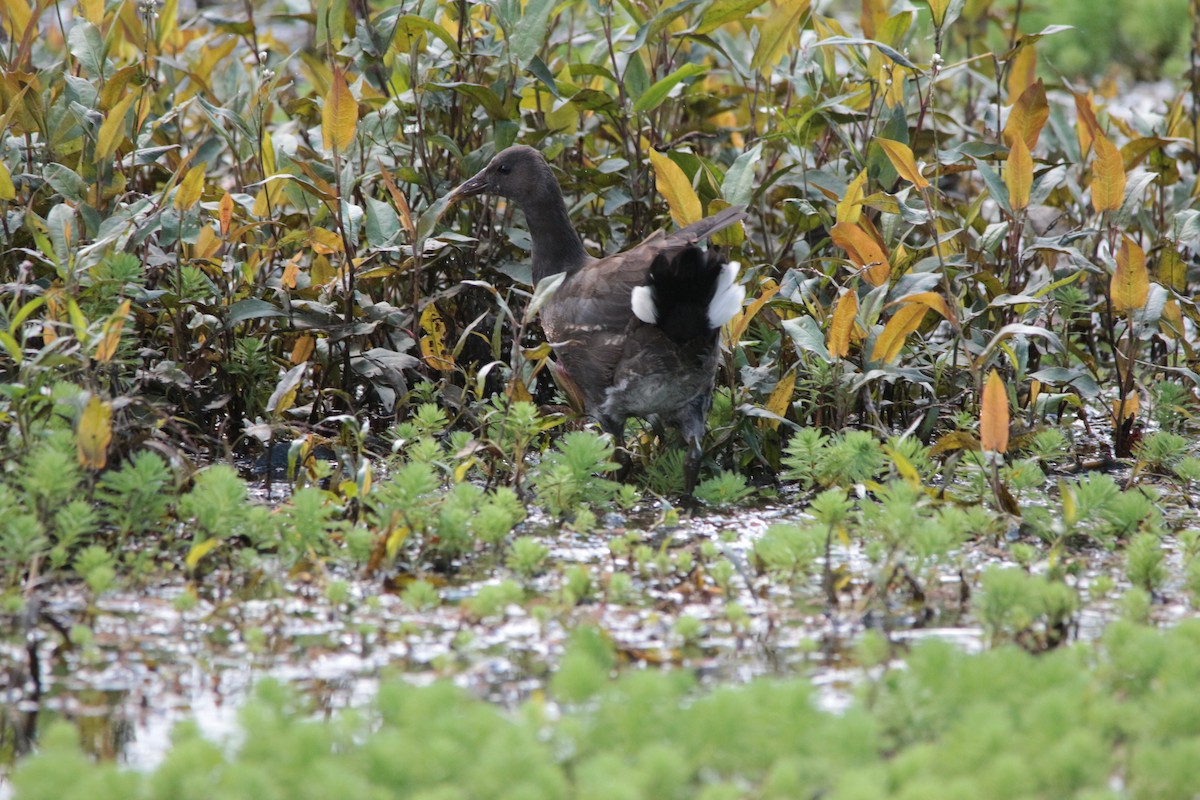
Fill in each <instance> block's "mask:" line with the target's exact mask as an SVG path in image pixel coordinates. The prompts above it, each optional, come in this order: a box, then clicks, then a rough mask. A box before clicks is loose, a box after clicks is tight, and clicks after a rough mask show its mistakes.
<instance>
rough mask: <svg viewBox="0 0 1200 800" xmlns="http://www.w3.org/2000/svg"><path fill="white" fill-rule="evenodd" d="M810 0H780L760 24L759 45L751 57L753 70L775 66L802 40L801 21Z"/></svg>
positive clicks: (806, 11)
mask: <svg viewBox="0 0 1200 800" xmlns="http://www.w3.org/2000/svg"><path fill="white" fill-rule="evenodd" d="M808 6H809V0H780V2H778V3H776V4H775V8H774V9H773V10H772V11H771V13H770V15H769V16H768V17H767V19H766V20H765V22H763V24H762V25H760V26H759V29H758V33H759V38H758V47H756V48H754V55H753V56H752V57H751V59H750V69H751V71H758V70H760V69H762V68H763V67H770V66H773V65H774V64H775V63H776V62H777V61H779V59H780V58H782V57H783V54H784V53H785V52H788V51H789V50H792V49H794V48H795V46H796V44H797V43H798V42H799V41H800V30H801V28H802V27H803V25H801V22H802V21H803V19H804V15H805V14H807V13H808Z"/></svg>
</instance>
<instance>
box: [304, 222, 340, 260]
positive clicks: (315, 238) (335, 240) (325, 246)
mask: <svg viewBox="0 0 1200 800" xmlns="http://www.w3.org/2000/svg"><path fill="white" fill-rule="evenodd" d="M308 243H309V245H311V246H312V249H313V252H315V253H320V254H321V255H326V256H327V255H329V254H330V253H340V252H342V250H343V249H344V247H343V245H342V237H341V236H338V235H337V234H336V233H334V232H333V231H331V230H329V229H328V228H309V229H308Z"/></svg>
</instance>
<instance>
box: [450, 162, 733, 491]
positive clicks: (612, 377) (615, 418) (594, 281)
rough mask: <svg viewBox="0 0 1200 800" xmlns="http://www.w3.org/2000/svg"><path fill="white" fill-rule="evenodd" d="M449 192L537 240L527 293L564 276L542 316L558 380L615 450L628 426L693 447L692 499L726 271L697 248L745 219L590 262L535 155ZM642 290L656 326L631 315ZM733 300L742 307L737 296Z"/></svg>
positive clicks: (667, 236) (716, 221) (727, 219)
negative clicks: (657, 431)
mask: <svg viewBox="0 0 1200 800" xmlns="http://www.w3.org/2000/svg"><path fill="white" fill-rule="evenodd" d="M454 193H455V194H456V195H471V194H482V193H492V194H500V195H503V196H505V197H508V198H509V199H511V200H513V201H514V202H516V203H517V204H518V205H519V206H520V207H521V209H522V211H524V214H525V218H526V221H527V222H528V225H529V232H530V236H531V239H532V242H533V270H532V271H533V279H534V283H535V284H536V283H538V282H539V281H541V280H543V279H545V278H547V277H549V276H551V275H555V274H558V273H560V272H561V273H566V274H565V276H564V278H563V280H562V283H561V284H560V285H559V286H558V288H557V289H556V290H555V292H554V294H553V296H552V297H551V298H550V300H549V301H548V302H547V303H546V305H545V306H543V308H542V311H541V320H542V327H543V329H544V330H545V333H546V338H547V340H548V341H549V342H550V344H551V346H552V347H553V348H554V352H555V355H556V356H557V358H558V361H559V369H558V370H557V372H556V375H557V377H558V379H559V380H560V382H565V383H567V384H568V386H567V387H566V389H567V391H568V393H569V394H572V393H573V394H576V396H578V397H581V398H582V400H583V403H584V406H585V409H586V411H587V412H588V413H589V414H591V415H592V416H593V417H595V418H596V419H597V420H598V421H599V422H600V424H601V426H602V427H603V428H604V429H605V430H606V431H608V432H609V433H611V434H612V435H613V436H614V438H615V439H616V441H617V444H618V445H620V444H621V443H622V441H623V436H624V429H625V422H626V420H627V419H628V418H629V417H643V418H650V419H652V420H654V421H658V420H661V421H663V422H667V423H671V424H673V425H675V426H676V427H678V428H679V430H680V432H681V433H682V434H683V436H684V438H685V439H686V440H687V442H688V445H689V451H688V459H687V463H686V466H685V473H686V475H685V480H686V483H687V486H686V489H687V492H688V493H689V494H690V493H691V490H692V488H693V487H694V484H695V481H696V473H697V472H698V469H699V459H700V456H701V452H700V439H701V437H702V436H703V433H704V427H705V419H706V417H707V415H708V410H709V408H710V406H711V403H712V392H713V383H714V378H715V374H716V368H717V363H718V359H719V357H720V342H719V333H720V326H719V324H717V325H712V324H710V323H709V320H708V318H707V315H708V307H709V306H710V305H711V303H712V301H713V297H714V293H715V292H716V291H718V289H719V284H720V275H721V273H722V270H723V269H725V268H726V266H727V265H726V263H725V260H724V259H723V258H721V257H720V256H719V254H717V253H716V252H714V251H709V252H707V253H706V252H705V251H703V250H701V249H700V248H698V247H696V245H697V244H698V243H700V242H703V241H704V240H705V239H707V238H708V237H709V236H711V235H713V234H714V233H716V232H718V231H720V230H722V229H724V228H726V227H728V226H730V225H732V224H734V223H736V222H738V221H739V220H741V219H743V218H744V217H745V213H744V212H743V211H742V209H740V208H728V209H725V210H723V211H721V212H719V213H717V214H714V215H713V216H710V217H707V218H705V219H702V220H700V221H698V222H695V223H693V224H691V225H688V226H687V227H685V228H682V229H680V230H678V231H675V232H672V233H665V232H663V231H659V232H656V233H654V234H653V235H651V236H650V237H648V238H647V239H645V240H644V241H643V242H641V243H640V244H638V245H636V246H635V247H633V248H631V249H629V250H626V251H624V252H622V253H617V254H615V255H611V256H606V257H604V258H599V259H597V258H593V257H592V256H590V255H588V254H587V251H586V250H584V247H583V242H582V241H581V240H580V237H579V235H578V233H576V231H575V228H574V226H573V225H572V224H571V221H570V217H569V216H568V214H567V209H566V203H565V202H564V201H563V197H562V192H561V190H560V189H559V186H558V181H557V180H556V179H555V178H554V175H553V173H552V172H551V170H550V167H549V165H548V164H547V163H546V161H545V159H544V158H543V157H542V155H541V153H539V152H538V151H537V150H534V149H533V148H528V147H521V146H518V147H512V148H509V149H507V150H505V151H502V152H501V153H499V154H497V155H496V156H495V157H494V158H493V159H492V161H491V162H490V163H489V164H488V166H487V167H486V168H485V169H484V170H483V171H481V172H480V173H479V174H478V175H476V176H475V177H473V178H471V179H470V180H468V181H467V182H465V183H464V184H462V186H460V187H458V188H457V189H456V190H455V192H454ZM727 282H728V280H727ZM639 287H647V289H643V291H647V290H650V291H652V292H653V295H652V298H653V301H654V302H653V303H652V305H653V310H652V312H649V314H652V318H653V319H654V320H655V321H654V322H647V321H645V320H643V319H640V318H639V317H638V316H637V314H635V313H634V309H633V304H632V302H631V298H632V297H633V295H634V292H635V290H637V289H638V288H639ZM738 291H739V292H740V287H738ZM648 297H651V295H648ZM735 299H736V301H737V303H738V304H740V300H741V295H740V294H739V295H737V297H736V298H735Z"/></svg>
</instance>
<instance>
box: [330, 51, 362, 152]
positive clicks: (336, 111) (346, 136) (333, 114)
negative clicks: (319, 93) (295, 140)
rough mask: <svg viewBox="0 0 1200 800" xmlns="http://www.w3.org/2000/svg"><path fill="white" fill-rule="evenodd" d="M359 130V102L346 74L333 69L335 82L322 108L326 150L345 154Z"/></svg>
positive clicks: (331, 85) (331, 84)
mask: <svg viewBox="0 0 1200 800" xmlns="http://www.w3.org/2000/svg"><path fill="white" fill-rule="evenodd" d="M357 129H358V102H357V101H356V100H355V99H354V95H353V94H352V93H351V92H350V84H349V83H347V82H346V73H345V72H343V71H342V70H341V69H340V68H339V67H334V69H333V80H332V82H331V83H330V84H329V91H328V92H327V93H326V94H325V105H324V106H323V107H322V108H321V139H322V141H323V142H324V144H325V149H326V150H337V151H339V152H345V151H346V149H348V148H349V147H350V144H351V143H352V142H353V141H354V133H355V131H356V130H357Z"/></svg>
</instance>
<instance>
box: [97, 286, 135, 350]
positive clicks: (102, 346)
mask: <svg viewBox="0 0 1200 800" xmlns="http://www.w3.org/2000/svg"><path fill="white" fill-rule="evenodd" d="M128 314H129V301H128V300H126V301H125V302H123V303H121V305H119V306H117V310H116V311H114V312H113V313H112V316H111V317H109V318H108V320H107V321H105V323H104V330H102V331H101V332H100V342H99V344H97V345H96V356H95V358H96V360H97V361H99V362H100V363H101V364H107V363H108V362H109V361H112V359H113V356H115V355H116V354H117V347H118V346H119V345H120V344H121V331H123V330H125V317H126V316H127V315H128Z"/></svg>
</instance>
